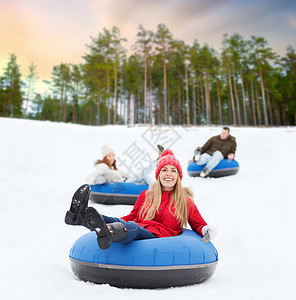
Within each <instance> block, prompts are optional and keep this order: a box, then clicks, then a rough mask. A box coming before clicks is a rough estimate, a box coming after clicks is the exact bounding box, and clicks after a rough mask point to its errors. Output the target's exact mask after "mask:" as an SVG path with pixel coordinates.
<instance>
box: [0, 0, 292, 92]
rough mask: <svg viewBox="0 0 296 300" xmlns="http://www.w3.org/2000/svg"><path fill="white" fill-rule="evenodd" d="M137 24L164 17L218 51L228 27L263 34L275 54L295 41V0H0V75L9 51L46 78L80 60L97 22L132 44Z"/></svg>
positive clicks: (176, 31) (189, 39)
mask: <svg viewBox="0 0 296 300" xmlns="http://www.w3.org/2000/svg"><path fill="white" fill-rule="evenodd" d="M140 24H143V26H144V28H145V29H146V30H152V31H153V32H156V31H157V25H158V24H165V25H166V26H167V27H168V28H169V30H170V31H171V33H172V34H173V37H174V38H176V39H180V40H183V41H185V43H187V44H189V45H192V43H193V41H194V39H197V41H198V42H199V43H200V44H201V45H204V44H205V43H207V44H208V45H209V46H211V47H213V48H215V49H216V50H217V51H219V50H220V48H221V42H222V39H223V37H222V36H223V34H224V33H227V34H228V35H231V34H233V33H235V32H238V33H239V34H240V35H242V37H243V38H244V39H246V40H247V39H250V37H251V36H252V35H255V36H263V37H264V38H266V39H267V41H268V43H269V46H270V47H271V48H272V49H273V50H274V51H275V52H276V53H278V54H280V55H281V56H284V55H285V53H286V48H287V46H288V45H291V46H293V47H294V48H296V1H295V0H248V1H244V0H208V1H204V0H124V1H122V0H63V1H61V0H0V75H2V74H3V69H4V68H5V67H6V66H7V63H8V59H9V54H10V53H15V54H16V56H17V62H18V64H19V65H20V67H21V72H22V74H23V76H24V77H25V76H26V75H28V69H29V65H30V64H31V63H32V62H33V63H34V64H35V65H36V66H37V70H36V71H37V73H38V76H39V81H41V80H43V79H44V80H49V79H50V77H51V72H52V69H53V66H54V65H59V64H60V63H73V64H76V63H80V62H83V59H82V56H83V55H84V54H86V53H87V51H88V50H87V47H86V45H87V44H90V43H91V37H97V36H98V34H99V33H100V32H102V31H103V28H104V27H105V28H107V29H111V28H112V27H113V26H116V27H118V28H119V29H120V31H121V36H122V37H123V38H126V39H127V42H124V43H123V46H124V47H125V48H126V49H127V50H128V51H131V47H132V45H133V44H134V43H135V40H136V34H137V32H138V31H139V25H140ZM39 87H40V88H41V85H40V86H39ZM43 89H44V86H43Z"/></svg>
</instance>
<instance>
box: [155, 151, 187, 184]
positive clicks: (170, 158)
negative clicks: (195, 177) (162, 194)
mask: <svg viewBox="0 0 296 300" xmlns="http://www.w3.org/2000/svg"><path fill="white" fill-rule="evenodd" d="M166 165H174V166H175V167H176V168H177V170H178V171H179V175H180V179H182V178H183V172H182V167H181V164H180V163H179V161H178V160H177V158H176V157H175V155H174V153H173V152H172V151H171V150H170V149H167V150H165V151H163V152H162V154H161V156H160V159H159V160H158V163H157V165H156V169H155V178H156V180H157V178H158V174H159V172H160V170H161V168H162V167H164V166H166Z"/></svg>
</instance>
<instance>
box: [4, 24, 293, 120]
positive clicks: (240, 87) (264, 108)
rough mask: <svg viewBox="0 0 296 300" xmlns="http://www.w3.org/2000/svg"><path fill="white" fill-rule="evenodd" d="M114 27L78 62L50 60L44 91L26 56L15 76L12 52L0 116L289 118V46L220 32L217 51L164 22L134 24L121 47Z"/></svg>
mask: <svg viewBox="0 0 296 300" xmlns="http://www.w3.org/2000/svg"><path fill="white" fill-rule="evenodd" d="M124 41H125V39H124V38H122V37H121V33H120V30H119V29H118V28H116V27H113V28H112V29H111V30H108V29H106V28H104V30H103V32H101V33H99V34H98V36H97V37H92V38H91V43H90V44H89V45H87V51H88V52H87V54H86V55H84V56H83V57H82V58H83V63H81V64H66V63H61V64H60V65H56V66H53V70H52V77H51V80H50V81H48V82H47V84H48V85H49V87H50V90H51V93H50V94H46V95H41V94H38V93H35V92H34V85H35V83H36V80H37V78H38V75H37V73H36V66H35V65H34V64H33V63H32V64H31V66H30V67H29V75H28V76H27V77H26V78H25V79H22V75H21V73H20V67H19V65H18V64H17V57H16V55H15V54H10V58H9V62H8V64H7V67H6V68H4V72H3V74H2V75H1V76H0V115H1V116H3V117H17V118H30V119H37V120H51V121H57V122H72V123H79V124H89V125H104V124H134V123H147V124H180V125H201V124H233V125H253V126H258V125H265V126H268V125H274V126H280V125H295V124H296V53H295V49H293V48H292V47H291V46H288V47H287V52H286V56H285V57H280V56H279V55H277V54H276V53H274V52H273V51H272V49H271V48H270V47H268V42H267V40H266V39H265V38H263V37H256V36H251V38H250V40H244V39H243V38H242V36H241V35H240V34H238V33H235V34H233V35H231V36H228V35H227V34H225V35H223V41H222V48H221V51H220V53H218V52H217V51H216V50H214V49H213V48H211V47H209V46H208V45H207V44H205V45H204V46H201V45H200V44H199V43H198V41H197V40H195V41H194V42H193V45H191V46H189V45H187V44H185V43H184V42H183V41H181V40H177V39H174V38H173V35H172V33H171V32H170V31H169V29H168V28H167V27H166V26H165V25H164V24H160V25H158V26H157V32H152V31H149V30H146V29H145V28H144V27H143V26H142V25H140V26H139V31H138V33H137V39H136V42H135V45H134V47H133V52H132V53H131V54H127V51H126V49H124V47H123V46H122V43H123V42H124Z"/></svg>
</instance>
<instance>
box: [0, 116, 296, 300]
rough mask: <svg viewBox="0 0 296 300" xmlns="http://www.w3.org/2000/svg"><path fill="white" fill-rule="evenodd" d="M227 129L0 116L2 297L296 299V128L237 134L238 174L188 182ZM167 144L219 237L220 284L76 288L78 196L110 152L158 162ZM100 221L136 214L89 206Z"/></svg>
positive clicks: (86, 285)
mask: <svg viewBox="0 0 296 300" xmlns="http://www.w3.org/2000/svg"><path fill="white" fill-rule="evenodd" d="M220 131H221V127H190V128H182V127H174V128H172V127H161V128H150V127H132V128H128V127H126V126H104V127H88V126H81V125H71V124H63V123H51V122H38V121H27V120H19V119H6V118H0V158H1V159H0V188H1V189H0V190H1V196H0V199H1V200H0V201H1V202H0V203H1V209H0V225H1V230H0V261H1V272H0V285H1V288H0V299H5V300H8V299H30V300H33V299H43V300H47V299H63V300H65V299H71V300H75V299H99V298H101V299H107V298H106V297H111V298H115V297H120V298H121V299H139V297H141V299H151V298H152V297H153V298H156V299H163V298H164V299H166V298H168V297H174V299H175V298H177V297H178V296H179V297H182V298H184V299H185V298H187V299H194V298H198V299H296V289H295V287H294V283H295V279H296V258H295V257H296V255H295V253H296V245H295V229H296V226H295V212H296V197H295V193H294V191H295V186H293V185H294V184H295V170H296V158H295V150H296V128H295V127H285V128H231V134H233V135H234V136H235V137H236V138H237V142H238V149H237V156H236V159H237V160H238V162H239V163H240V166H241V167H240V171H239V173H238V174H237V175H235V176H229V177H224V178H217V179H213V178H212V179H211V178H206V179H201V178H191V177H189V176H188V175H187V172H186V167H187V162H188V160H189V159H191V157H192V154H193V150H194V148H195V147H196V146H202V145H203V143H204V142H206V140H207V139H208V138H209V137H211V136H213V135H217V134H219V133H220ZM157 143H159V144H163V145H164V146H166V147H168V146H170V148H171V149H172V150H173V152H174V153H175V155H176V156H177V158H179V160H180V162H181V164H182V167H183V171H184V179H183V185H184V186H189V187H191V188H192V190H193V191H194V194H195V202H196V204H197V206H198V208H199V210H200V212H201V214H202V215H203V217H204V218H205V219H206V221H207V222H208V223H209V224H211V225H213V226H215V227H216V228H217V229H218V236H217V237H216V239H215V240H214V241H213V243H214V245H215V246H216V248H217V250H218V252H219V259H220V260H219V263H218V266H217V270H216V273H215V274H214V276H213V277H212V278H211V279H210V280H208V281H206V282H205V283H203V284H200V285H194V286H189V287H182V288H170V289H164V290H157V291H155V290H132V289H118V288H114V287H110V286H109V285H95V284H92V283H84V282H81V281H79V280H78V279H77V278H76V277H75V276H74V274H73V273H72V271H71V269H70V264H69V259H68V254H69V250H70V248H71V246H72V244H73V243H74V241H75V240H76V239H77V238H78V237H79V236H80V235H82V234H84V233H85V232H86V229H84V228H82V227H72V226H67V225H65V224H64V221H63V219H64V215H65V212H66V210H67V209H69V205H70V200H71V197H72V194H73V192H74V191H75V190H76V188H77V187H79V186H80V185H81V184H82V183H84V179H85V177H86V176H87V175H88V173H90V171H91V170H92V168H93V162H94V161H95V160H96V159H97V158H100V156H101V155H100V153H101V150H100V149H101V146H102V145H104V144H108V145H109V146H111V147H112V148H114V149H115V150H116V152H117V153H116V154H117V156H118V157H121V158H124V159H125V161H126V163H128V159H129V156H128V154H129V153H130V151H131V150H134V151H136V150H137V149H138V150H139V149H140V150H141V151H138V152H134V155H139V160H138V162H139V161H140V159H141V158H142V160H143V159H144V156H145V157H146V158H147V157H148V156H149V155H150V157H151V158H155V157H156V151H155V150H154V148H153V147H154V145H156V144H157ZM91 205H93V206H95V207H96V208H97V209H98V210H99V211H100V212H101V213H104V214H107V215H108V214H109V215H111V216H122V215H124V214H127V213H128V212H129V211H130V209H131V206H124V205H120V206H103V205H99V204H94V203H91Z"/></svg>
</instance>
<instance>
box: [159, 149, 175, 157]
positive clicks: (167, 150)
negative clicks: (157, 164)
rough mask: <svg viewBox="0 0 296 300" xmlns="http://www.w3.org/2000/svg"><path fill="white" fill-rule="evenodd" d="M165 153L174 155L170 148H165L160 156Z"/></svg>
mask: <svg viewBox="0 0 296 300" xmlns="http://www.w3.org/2000/svg"><path fill="white" fill-rule="evenodd" d="M166 155H174V153H173V151H172V150H170V149H166V150H164V151H163V152H162V154H161V156H160V157H164V156H166Z"/></svg>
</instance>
